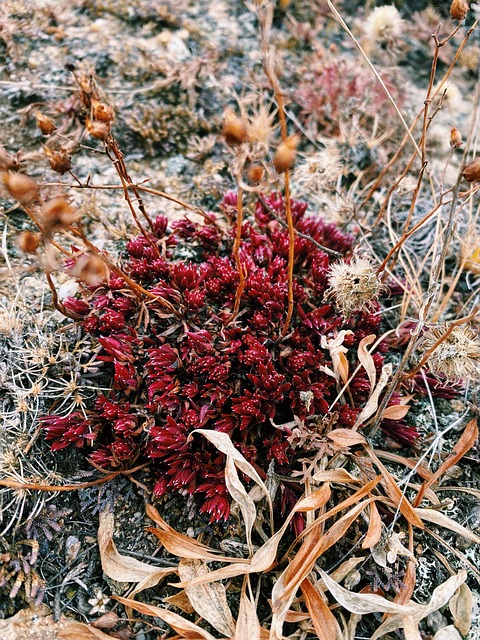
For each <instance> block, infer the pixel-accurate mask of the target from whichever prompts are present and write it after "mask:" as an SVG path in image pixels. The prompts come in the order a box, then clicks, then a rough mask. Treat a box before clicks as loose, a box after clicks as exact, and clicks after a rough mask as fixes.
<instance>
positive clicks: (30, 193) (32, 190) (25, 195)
mask: <svg viewBox="0 0 480 640" xmlns="http://www.w3.org/2000/svg"><path fill="white" fill-rule="evenodd" d="M3 184H4V185H5V187H6V189H7V191H8V193H9V194H10V195H11V196H12V198H15V200H18V202H20V204H28V203H29V202H32V201H33V200H37V199H38V194H39V192H40V187H39V186H38V184H37V183H36V182H35V180H32V178H29V177H28V176H26V175H25V174H24V173H15V172H9V173H4V174H3Z"/></svg>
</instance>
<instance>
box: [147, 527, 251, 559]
mask: <svg viewBox="0 0 480 640" xmlns="http://www.w3.org/2000/svg"><path fill="white" fill-rule="evenodd" d="M147 531H148V532H149V533H153V535H154V536H155V537H156V538H158V540H159V541H160V542H161V544H162V545H163V546H164V547H165V549H166V550H167V551H168V552H169V553H171V554H172V555H174V556H178V557H179V558H189V559H191V560H215V561H216V562H244V560H243V559H242V558H230V556H222V555H221V554H220V553H219V552H218V551H217V550H216V549H213V548H212V547H207V546H206V545H204V544H202V543H201V542H198V541H197V540H195V539H194V538H190V537H189V536H185V535H183V534H182V533H177V532H176V531H174V530H173V529H172V530H171V531H162V530H161V529H156V528H154V527H150V528H148V529H147Z"/></svg>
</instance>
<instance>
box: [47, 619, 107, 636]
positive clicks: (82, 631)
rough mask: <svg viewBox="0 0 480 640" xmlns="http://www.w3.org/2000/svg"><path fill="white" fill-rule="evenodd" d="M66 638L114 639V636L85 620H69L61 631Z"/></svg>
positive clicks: (60, 633) (60, 634) (59, 633)
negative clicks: (86, 622)
mask: <svg viewBox="0 0 480 640" xmlns="http://www.w3.org/2000/svg"><path fill="white" fill-rule="evenodd" d="M58 637H59V638H63V639H64V640H112V639H113V636H111V635H109V634H107V633H104V632H103V631H100V629H95V628H94V627H91V626H90V625H89V624H84V623H83V622H69V623H68V624H66V625H65V626H64V627H63V628H62V629H61V630H60V631H59V632H58Z"/></svg>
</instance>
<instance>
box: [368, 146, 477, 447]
mask: <svg viewBox="0 0 480 640" xmlns="http://www.w3.org/2000/svg"><path fill="white" fill-rule="evenodd" d="M465 153H466V151H465ZM462 171H463V163H462V165H461V168H460V171H459V173H458V176H457V181H456V183H455V186H454V188H453V197H452V200H451V202H450V211H449V215H448V221H447V227H446V230H445V234H444V239H443V246H442V251H441V253H440V255H439V256H438V257H437V259H436V264H435V265H434V268H433V270H432V272H431V274H430V283H429V286H428V290H427V293H426V296H425V302H424V304H423V306H422V309H421V310H420V317H419V320H418V324H417V326H416V327H415V329H414V331H412V334H411V337H410V341H409V343H408V345H407V347H406V349H405V353H404V354H403V357H402V360H401V362H400V364H399V366H398V368H397V370H396V372H395V375H394V376H393V378H392V381H391V383H390V385H389V387H388V389H387V391H386V393H385V395H384V397H383V399H382V402H381V403H380V405H379V407H378V411H377V417H376V419H375V421H374V422H373V425H372V427H371V428H370V431H369V436H370V437H373V436H374V435H375V434H376V433H377V431H378V428H379V426H380V423H381V421H382V416H383V412H384V411H385V409H386V407H387V404H388V402H389V400H390V398H391V397H392V395H393V393H394V392H395V389H396V388H397V386H398V384H399V382H400V380H401V379H402V376H403V372H404V370H405V367H406V366H407V364H408V361H409V359H410V356H411V354H412V353H413V351H414V350H415V347H416V344H417V338H418V336H419V335H420V333H421V331H422V329H423V327H424V325H425V323H426V321H427V318H428V313H429V311H430V307H431V306H432V304H433V301H434V299H435V297H436V294H437V293H438V290H439V287H440V284H439V282H440V281H439V278H440V272H441V270H442V266H443V263H444V262H445V256H446V254H447V250H448V247H449V245H450V241H451V239H452V236H453V232H454V228H455V213H456V208H457V202H458V194H459V191H460V183H461V181H462Z"/></svg>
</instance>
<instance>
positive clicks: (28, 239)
mask: <svg viewBox="0 0 480 640" xmlns="http://www.w3.org/2000/svg"><path fill="white" fill-rule="evenodd" d="M39 244H40V234H39V233H32V232H31V231H22V233H21V234H20V235H19V236H18V246H19V247H20V249H21V250H22V251H23V253H35V251H36V250H37V249H38V245H39Z"/></svg>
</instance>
